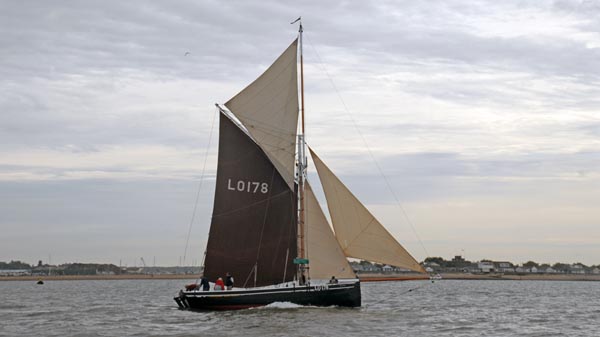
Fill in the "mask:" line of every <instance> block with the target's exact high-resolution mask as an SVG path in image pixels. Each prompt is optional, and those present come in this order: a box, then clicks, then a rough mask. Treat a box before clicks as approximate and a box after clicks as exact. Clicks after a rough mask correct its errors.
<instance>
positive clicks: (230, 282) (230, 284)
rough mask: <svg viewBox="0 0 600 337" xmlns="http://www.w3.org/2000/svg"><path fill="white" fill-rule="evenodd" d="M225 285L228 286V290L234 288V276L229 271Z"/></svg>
mask: <svg viewBox="0 0 600 337" xmlns="http://www.w3.org/2000/svg"><path fill="white" fill-rule="evenodd" d="M225 286H226V287H227V290H231V289H233V276H231V274H229V273H227V274H226V275H225Z"/></svg>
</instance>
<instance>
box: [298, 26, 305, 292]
mask: <svg viewBox="0 0 600 337" xmlns="http://www.w3.org/2000/svg"><path fill="white" fill-rule="evenodd" d="M296 21H300V25H299V28H298V33H299V42H300V113H301V118H302V122H301V123H302V124H301V134H300V135H299V137H298V257H299V258H300V259H302V260H304V261H306V259H307V254H306V242H305V237H306V235H305V233H306V225H305V220H306V216H305V207H304V203H305V202H304V201H305V200H304V194H305V193H304V182H305V180H306V164H307V162H306V141H305V128H304V59H303V55H302V33H303V29H302V18H298V20H296ZM304 261H303V262H304ZM299 267H300V268H299V275H298V276H299V280H300V281H301V282H303V281H304V278H305V277H306V276H307V275H305V274H304V273H305V270H306V269H307V268H306V266H305V263H300V264H299ZM303 276H304V277H303Z"/></svg>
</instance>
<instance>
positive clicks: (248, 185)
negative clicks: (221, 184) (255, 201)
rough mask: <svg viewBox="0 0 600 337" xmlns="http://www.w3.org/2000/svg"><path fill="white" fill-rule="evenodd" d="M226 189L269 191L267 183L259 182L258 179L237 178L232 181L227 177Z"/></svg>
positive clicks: (265, 192)
mask: <svg viewBox="0 0 600 337" xmlns="http://www.w3.org/2000/svg"><path fill="white" fill-rule="evenodd" d="M227 189H228V190H230V191H238V192H246V193H258V192H260V193H262V194H267V193H268V192H269V184H267V183H261V182H258V181H246V180H238V181H236V182H232V181H231V179H227Z"/></svg>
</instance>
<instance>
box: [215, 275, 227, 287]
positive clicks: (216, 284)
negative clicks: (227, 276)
mask: <svg viewBox="0 0 600 337" xmlns="http://www.w3.org/2000/svg"><path fill="white" fill-rule="evenodd" d="M215 290H225V283H223V279H222V278H220V277H219V278H218V279H217V281H216V282H215Z"/></svg>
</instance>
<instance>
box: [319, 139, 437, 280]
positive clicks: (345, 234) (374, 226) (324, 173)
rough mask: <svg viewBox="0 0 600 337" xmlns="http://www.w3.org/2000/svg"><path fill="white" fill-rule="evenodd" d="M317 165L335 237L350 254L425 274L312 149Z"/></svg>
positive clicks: (346, 253) (349, 255)
mask: <svg viewBox="0 0 600 337" xmlns="http://www.w3.org/2000/svg"><path fill="white" fill-rule="evenodd" d="M309 150H310V153H311V155H312V158H313V161H314V163H315V166H316V168H317V172H318V174H319V178H320V180H321V184H322V185H323V190H324V191H325V197H326V198H327V206H328V208H329V213H330V215H331V221H332V223H333V228H334V230H335V236H336V238H337V240H338V242H339V244H340V246H341V247H342V249H343V251H344V254H345V255H346V256H348V257H354V258H358V259H364V260H368V261H373V262H379V263H384V264H389V265H392V266H397V267H402V268H407V269H410V270H414V271H417V272H422V273H425V272H426V271H425V270H424V269H423V267H422V266H421V265H420V264H419V263H418V262H417V261H416V260H415V259H414V258H413V257H412V256H411V255H410V254H409V253H408V252H407V251H406V249H404V247H402V246H401V245H400V244H399V243H398V241H396V239H394V237H393V236H392V235H391V234H390V233H389V232H388V231H387V230H386V229H385V228H384V227H383V225H382V224H381V223H380V222H379V221H377V219H375V217H374V216H373V215H372V214H371V213H370V212H369V210H367V208H366V207H365V206H364V205H363V204H362V203H361V202H360V201H359V200H358V199H357V198H356V197H355V196H354V195H353V194H352V192H350V190H348V188H347V187H346V186H345V185H344V184H343V183H342V182H341V181H340V180H339V179H338V177H336V176H335V175H334V174H333V172H332V171H331V170H330V169H329V168H328V167H327V166H325V164H324V163H323V162H322V161H321V159H320V158H319V157H318V156H317V155H316V154H315V153H314V152H313V150H312V149H311V148H309Z"/></svg>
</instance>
